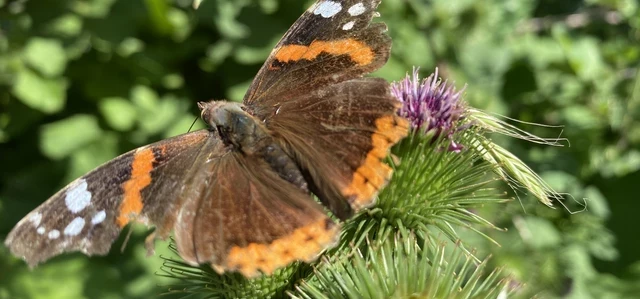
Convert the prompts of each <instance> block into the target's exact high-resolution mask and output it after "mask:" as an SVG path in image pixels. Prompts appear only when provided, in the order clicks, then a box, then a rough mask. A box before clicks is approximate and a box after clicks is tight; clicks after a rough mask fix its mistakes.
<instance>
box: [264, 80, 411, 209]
mask: <svg viewBox="0 0 640 299" xmlns="http://www.w3.org/2000/svg"><path fill="white" fill-rule="evenodd" d="M399 106H400V102H398V101H397V100H396V99H395V98H394V97H393V96H392V95H391V93H390V91H389V84H388V83H387V82H386V81H385V80H383V79H380V78H360V79H353V80H349V81H345V82H342V83H338V84H334V85H330V86H326V87H324V88H322V89H320V90H316V91H314V92H310V93H308V94H307V95H305V96H300V97H298V98H296V99H295V100H292V101H287V102H282V103H281V106H280V107H279V110H278V112H277V113H275V114H274V115H272V116H270V117H267V118H266V120H265V124H266V126H267V127H268V128H269V129H270V130H272V131H273V132H274V134H277V136H278V137H279V138H281V140H283V141H284V143H285V146H284V147H285V148H288V149H289V151H290V152H291V153H292V156H294V157H295V159H296V160H297V161H298V163H299V165H300V166H301V168H302V169H303V171H306V172H308V173H309V175H310V177H311V181H312V182H313V184H311V185H312V188H311V189H312V191H313V192H314V193H315V194H316V195H318V197H319V198H320V199H321V200H322V201H323V203H324V204H325V205H327V206H328V207H329V208H330V209H331V210H332V211H333V212H334V213H335V214H336V215H337V216H338V217H340V218H345V217H348V216H349V215H350V211H349V210H348V209H347V208H348V207H345V206H344V202H345V199H346V201H347V202H348V203H349V205H350V207H351V208H352V209H353V210H355V211H358V210H360V209H362V208H364V207H368V206H370V205H372V204H373V203H374V200H375V197H376V195H377V194H378V191H379V190H381V189H382V188H383V187H384V186H385V185H386V184H387V181H388V180H389V178H390V176H391V173H392V169H391V167H389V166H388V165H387V164H385V163H384V162H383V159H384V158H385V157H386V156H387V155H388V152H389V149H390V147H391V146H393V145H394V144H395V143H397V142H398V141H400V140H401V139H402V138H404V137H405V136H407V134H408V130H409V123H408V121H407V120H406V119H404V118H402V117H400V116H398V115H397V114H396V110H397V109H398V108H399Z"/></svg>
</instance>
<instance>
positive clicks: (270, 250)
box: [212, 218, 340, 277]
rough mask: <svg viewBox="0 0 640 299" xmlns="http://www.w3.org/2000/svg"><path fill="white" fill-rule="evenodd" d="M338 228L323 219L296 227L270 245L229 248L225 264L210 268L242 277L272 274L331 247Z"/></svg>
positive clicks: (336, 236) (315, 256) (312, 257)
mask: <svg viewBox="0 0 640 299" xmlns="http://www.w3.org/2000/svg"><path fill="white" fill-rule="evenodd" d="M339 232H340V227H339V226H338V225H336V224H335V223H333V222H332V221H331V220H329V219H326V218H323V219H320V220H318V221H316V222H313V223H311V224H308V225H306V226H303V227H301V228H298V229H296V230H295V231H293V232H292V233H291V234H289V235H287V236H284V237H282V238H280V239H277V240H275V241H273V242H271V243H270V244H258V243H251V244H249V245H247V246H246V247H238V246H235V247H232V248H231V250H229V256H227V259H226V266H221V265H212V267H213V268H214V269H217V271H219V272H221V271H223V270H227V269H228V270H237V271H239V272H240V273H242V275H244V276H245V277H256V276H258V275H259V274H260V272H262V273H265V274H267V275H269V274H271V273H273V271H275V270H276V269H278V268H281V267H283V266H285V265H287V264H289V263H291V262H293V261H297V260H301V261H305V262H310V261H313V260H315V259H316V258H317V257H318V255H319V254H320V252H322V250H324V249H326V248H328V247H331V246H333V245H334V244H335V243H336V242H337V239H338V235H339Z"/></svg>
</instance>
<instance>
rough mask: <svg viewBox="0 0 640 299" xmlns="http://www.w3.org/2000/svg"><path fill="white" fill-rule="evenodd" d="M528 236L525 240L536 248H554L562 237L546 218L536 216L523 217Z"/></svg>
mask: <svg viewBox="0 0 640 299" xmlns="http://www.w3.org/2000/svg"><path fill="white" fill-rule="evenodd" d="M524 220H525V222H524V223H525V224H526V229H527V230H528V232H527V233H528V234H527V235H528V236H530V238H527V239H526V241H527V242H528V243H529V244H530V245H532V246H533V247H535V248H536V249H545V248H547V249H548V248H555V247H557V246H558V245H560V242H561V241H562V238H561V236H560V233H559V232H558V229H556V227H555V226H554V225H553V224H552V223H551V222H549V220H547V219H543V218H538V217H526V218H524Z"/></svg>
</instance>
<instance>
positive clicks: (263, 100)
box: [244, 0, 391, 117]
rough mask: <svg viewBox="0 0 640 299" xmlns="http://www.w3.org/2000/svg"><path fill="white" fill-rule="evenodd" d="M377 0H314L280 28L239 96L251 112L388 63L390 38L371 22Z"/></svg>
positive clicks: (258, 113) (257, 112) (263, 113)
mask: <svg viewBox="0 0 640 299" xmlns="http://www.w3.org/2000/svg"><path fill="white" fill-rule="evenodd" d="M379 3H380V0H334V1H329V0H319V1H317V2H316V3H315V4H314V5H313V6H311V8H309V9H308V10H307V11H306V12H305V13H304V14H303V15H302V16H301V17H300V18H299V19H298V20H297V21H296V22H295V23H294V24H293V25H292V26H291V28H290V29H289V30H288V31H287V33H285V35H284V37H283V38H282V39H281V40H280V42H278V44H277V45H276V46H275V48H274V49H273V51H272V52H271V55H270V56H269V58H268V59H267V60H266V61H265V63H264V65H263V66H262V68H261V69H260V71H259V72H258V74H257V75H256V77H255V79H254V81H253V83H252V84H251V86H250V87H249V90H248V92H247V94H246V95H245V98H244V104H245V106H246V107H247V109H248V110H249V112H250V113H252V114H253V115H254V116H258V117H262V116H266V115H269V114H270V113H271V112H272V111H274V110H275V109H277V107H276V106H277V105H279V103H280V102H284V101H288V100H292V99H294V98H296V97H297V96H300V95H305V94H306V93H308V92H309V91H312V90H315V89H319V88H322V87H324V86H327V85H330V84H333V83H337V82H342V81H345V80H349V79H353V78H357V77H361V76H362V75H363V74H367V73H370V72H372V71H374V70H376V69H378V68H380V67H381V66H382V65H384V64H385V63H386V62H387V59H388V58H389V51H390V47H391V40H390V38H389V37H388V36H387V35H386V34H385V31H386V25H384V24H383V23H373V24H370V22H371V19H372V18H373V16H374V15H376V14H377V12H376V11H375V10H376V7H377V6H378V4H379Z"/></svg>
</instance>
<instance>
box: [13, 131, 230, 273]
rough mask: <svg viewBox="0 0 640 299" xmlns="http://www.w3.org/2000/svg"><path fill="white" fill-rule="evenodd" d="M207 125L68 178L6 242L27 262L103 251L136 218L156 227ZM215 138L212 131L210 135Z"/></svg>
mask: <svg viewBox="0 0 640 299" xmlns="http://www.w3.org/2000/svg"><path fill="white" fill-rule="evenodd" d="M211 134H212V133H211V132H209V131H207V130H202V131H196V132H192V133H187V134H184V135H180V136H176V137H173V138H170V139H166V140H163V141H160V142H157V143H154V144H151V145H148V146H145V147H141V148H138V149H136V150H133V151H130V152H128V153H125V154H123V155H121V156H119V157H117V158H115V159H113V160H111V161H109V162H107V163H105V164H103V165H102V166H100V167H98V168H96V169H94V170H93V171H91V172H90V173H88V174H86V175H84V176H82V177H80V178H78V179H77V180H75V181H73V182H71V183H70V184H69V185H67V186H66V187H65V188H64V189H62V190H61V191H59V192H58V193H56V194H55V195H53V196H52V197H51V198H49V199H48V200H47V201H46V202H44V203H43V204H42V205H40V206H39V207H37V208H36V209H35V210H33V211H32V212H31V213H29V214H28V215H27V216H25V217H24V218H23V219H22V220H21V221H20V222H18V224H17V225H16V226H15V227H14V228H13V230H11V232H10V233H9V235H8V236H7V239H6V240H5V244H6V245H7V246H8V247H9V249H10V250H11V252H12V253H13V254H14V255H15V256H18V257H21V258H23V259H24V260H25V261H26V262H27V263H28V264H29V265H30V266H35V265H37V264H38V263H41V262H43V261H46V260H47V259H49V258H51V257H53V256H56V255H58V254H60V253H63V252H71V251H81V252H83V253H85V254H87V255H94V254H98V255H104V254H107V253H108V252H109V249H110V248H111V244H112V243H113V242H114V241H115V239H116V238H117V237H118V235H119V233H120V231H121V229H122V228H123V227H124V226H125V225H126V224H127V223H129V222H130V221H132V220H137V221H140V222H143V223H145V224H149V225H156V226H159V227H160V231H161V235H162V236H166V235H167V234H168V231H167V230H166V229H164V230H163V228H162V227H163V226H166V225H164V223H165V222H166V221H167V218H166V216H167V215H168V214H171V212H172V211H174V210H176V209H178V205H179V204H178V203H177V202H175V198H177V196H176V194H177V193H178V192H179V191H180V184H181V183H182V181H183V178H184V177H185V176H186V175H185V174H186V173H188V172H190V171H192V170H193V167H197V165H194V162H195V158H196V157H197V156H198V152H199V151H200V150H202V146H203V145H204V144H205V140H207V139H209V138H211V137H212V136H211ZM213 137H215V138H217V135H216V136H213Z"/></svg>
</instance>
